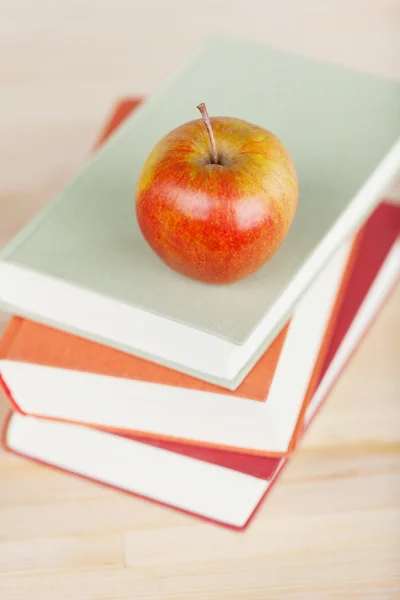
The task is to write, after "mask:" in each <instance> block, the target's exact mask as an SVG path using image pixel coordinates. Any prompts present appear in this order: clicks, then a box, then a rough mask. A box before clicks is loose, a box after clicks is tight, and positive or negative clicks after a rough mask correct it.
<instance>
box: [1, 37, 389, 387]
mask: <svg viewBox="0 0 400 600" xmlns="http://www.w3.org/2000/svg"><path fill="white" fill-rule="evenodd" d="M399 90H400V84H399V83H398V82H395V81H390V80H385V79H380V78H378V77H373V76H370V75H366V74H363V73H359V72H354V71H351V70H348V69H343V68H341V67H338V66H335V65H332V64H325V63H322V62H318V61H314V60H311V59H308V58H304V57H300V56H295V55H292V54H290V53H285V52H282V51H277V50H272V49H270V48H265V47H261V46H258V45H256V44H252V43H248V42H245V41H240V40H234V39H229V38H217V39H213V40H211V41H210V42H208V43H207V44H206V46H205V47H204V48H203V49H202V50H201V51H200V52H199V53H198V55H197V56H196V57H195V58H194V59H193V60H191V61H190V64H189V65H188V66H187V67H186V68H184V69H183V70H182V72H181V73H180V74H179V75H178V76H177V77H176V78H175V79H174V80H173V81H171V82H169V83H168V84H166V85H165V86H164V87H163V89H161V90H160V91H159V92H158V93H157V94H155V95H154V96H153V97H152V98H151V99H150V100H149V101H148V102H146V103H144V104H143V105H142V106H141V107H140V109H139V110H138V111H136V112H135V113H134V114H133V115H132V116H130V117H129V118H128V119H127V121H126V122H125V123H124V125H123V126H122V127H121V128H120V129H119V130H118V132H117V133H116V134H115V135H113V136H112V138H111V139H110V140H109V141H108V142H107V143H106V144H104V146H103V147H102V148H101V149H100V150H99V151H98V152H96V153H95V154H94V155H93V156H92V157H91V159H90V160H89V161H88V162H87V164H86V165H85V166H84V167H83V168H82V170H81V172H80V173H79V174H78V175H77V176H76V177H75V178H74V180H73V181H71V183H70V184H69V185H68V186H67V187H66V189H64V190H63V191H61V192H60V193H59V194H58V195H57V197H56V198H55V199H54V200H53V201H52V202H51V203H50V205H49V206H48V207H47V209H46V210H44V211H43V212H42V213H41V214H40V215H39V216H37V218H35V219H34V220H33V221H32V222H31V223H29V224H28V225H27V226H26V227H25V228H24V229H23V230H22V231H21V232H20V233H19V234H18V235H17V236H16V238H15V239H14V240H12V241H11V243H10V244H9V245H8V246H7V247H6V248H5V249H4V250H3V252H2V254H1V262H0V304H1V306H2V307H3V308H4V309H6V310H8V311H9V312H11V313H14V314H17V315H19V316H22V317H27V318H30V319H32V320H34V321H36V322H40V323H43V324H47V325H50V326H53V327H55V328H57V329H60V330H63V331H66V332H68V333H74V334H76V335H79V336H81V337H84V338H87V339H90V340H93V341H97V342H100V343H103V344H105V345H109V346H112V347H115V348H117V349H119V350H122V351H124V352H127V353H131V354H133V355H135V356H139V357H141V358H145V359H149V360H151V361H152V362H156V363H158V364H160V365H163V366H166V367H169V368H173V369H174V370H177V371H180V372H182V373H185V374H187V375H191V376H193V377H196V378H199V379H202V380H204V381H208V382H210V383H213V384H216V385H218V386H220V387H225V388H227V389H237V388H238V386H239V385H240V383H241V382H242V381H243V380H244V378H245V377H246V375H247V374H248V373H249V372H250V371H251V369H252V368H253V367H254V365H255V364H256V362H257V361H258V360H259V359H260V357H261V356H262V354H263V353H264V352H265V349H266V348H267V347H268V346H269V345H270V344H271V342H272V341H273V340H274V339H275V338H276V336H277V335H278V333H279V332H280V331H281V329H282V328H283V327H284V326H285V325H286V324H287V322H288V320H289V318H290V317H291V316H292V314H294V310H295V307H296V306H297V305H298V303H299V301H300V299H301V298H302V297H303V296H304V295H305V293H306V292H307V290H308V289H309V288H310V286H311V284H312V283H313V282H314V281H315V279H316V277H317V275H318V274H319V273H321V272H322V270H323V268H324V267H326V266H327V265H328V263H329V261H330V260H333V257H334V256H335V253H337V252H340V249H341V248H343V245H344V244H346V243H347V244H349V243H351V241H350V240H351V238H352V236H354V235H355V234H356V232H357V231H358V229H359V228H360V226H361V225H362V223H363V222H364V221H365V219H366V218H367V217H368V216H369V214H370V213H371V212H372V210H373V209H374V207H375V206H376V204H377V202H378V201H379V199H380V197H381V196H382V194H383V192H384V190H385V189H386V187H387V186H388V185H389V184H390V183H391V182H392V180H393V178H394V177H395V176H396V174H397V171H398V168H399V164H400V142H399V140H398V137H399V132H400V114H399V110H398V102H399ZM201 101H205V102H206V103H207V105H208V108H209V110H210V112H211V114H212V115H215V116H218V115H227V116H235V117H238V118H241V119H244V120H248V121H251V122H253V123H256V124H257V125H260V126H261V127H265V128H266V129H269V130H271V131H272V132H273V133H275V134H276V135H277V136H278V137H279V138H280V139H281V140H282V141H283V143H284V144H285V146H286V147H287V148H288V150H289V152H290V154H291V156H292V158H293V160H294V163H295V165H296V169H297V172H298V178H299V187H300V198H299V204H298V208H297V211H296V215H295V219H294V222H293V225H292V227H291V229H290V231H289V234H288V235H287V237H286V239H285V240H284V242H283V244H282V246H281V247H280V249H279V250H278V252H277V253H276V254H275V255H274V257H273V258H272V259H271V260H270V261H269V262H267V263H266V264H265V266H264V267H262V268H261V269H260V270H259V271H258V272H257V273H255V274H253V275H252V276H251V277H248V278H247V279H245V280H243V281H240V282H237V283H235V284H233V285H229V286H214V285H207V284H202V283H200V282H194V281H193V280H190V279H189V278H187V277H183V276H181V275H179V274H178V273H175V272H174V271H172V270H171V269H169V268H168V267H166V266H165V265H164V264H163V263H161V261H160V260H159V259H158V257H157V256H156V255H155V254H154V253H153V252H152V251H151V250H150V248H149V247H148V246H147V244H146V243H145V241H144V239H143V237H142V235H141V234H140V231H139V228H138V225H137V221H136V217H135V206H134V205H135V198H134V197H135V188H136V184H137V180H138V176H139V173H140V170H141V168H142V166H143V163H144V160H145V158H146V157H147V155H148V153H149V151H150V150H151V148H152V147H153V145H154V144H155V143H156V142H157V141H158V140H159V139H160V138H161V137H162V136H163V135H164V134H166V133H167V132H168V131H170V130H171V129H173V128H174V127H176V126H178V125H180V124H182V123H183V122H185V121H188V120H191V119H193V118H196V117H197V115H196V106H197V105H198V104H199V102H201Z"/></svg>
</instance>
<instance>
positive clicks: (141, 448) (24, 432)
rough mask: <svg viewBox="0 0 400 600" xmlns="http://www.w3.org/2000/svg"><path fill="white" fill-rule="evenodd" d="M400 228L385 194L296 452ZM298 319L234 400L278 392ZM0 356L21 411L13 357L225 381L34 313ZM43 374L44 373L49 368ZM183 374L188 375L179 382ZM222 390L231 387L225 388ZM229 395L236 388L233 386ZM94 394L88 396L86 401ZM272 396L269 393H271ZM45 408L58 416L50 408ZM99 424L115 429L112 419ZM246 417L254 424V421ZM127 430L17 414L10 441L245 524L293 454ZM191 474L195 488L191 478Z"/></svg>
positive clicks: (367, 307) (387, 281) (319, 368)
mask: <svg viewBox="0 0 400 600" xmlns="http://www.w3.org/2000/svg"><path fill="white" fill-rule="evenodd" d="M134 104H135V102H134V101H130V100H129V101H125V102H123V103H121V104H120V105H119V107H118V109H117V111H116V113H115V115H114V119H113V120H112V122H111V125H109V126H108V127H107V130H106V133H105V134H104V136H102V138H103V139H104V137H105V136H107V135H109V134H110V133H111V132H112V131H113V129H114V128H115V127H116V126H117V125H118V123H119V122H121V120H122V119H123V118H124V117H125V116H127V115H128V114H129V112H130V111H131V110H132V109H133V107H134ZM399 231H400V210H399V208H398V207H395V206H392V205H390V204H386V203H383V204H381V205H380V206H379V207H378V208H377V210H376V211H375V212H374V214H373V215H372V216H371V217H370V219H369V220H368V222H367V223H366V225H365V226H364V227H363V229H362V231H361V232H360V234H359V235H358V236H357V238H356V241H355V243H354V244H353V250H352V252H351V253H350V257H349V259H347V262H346V265H347V266H346V268H345V269H344V275H343V276H342V278H341V279H340V282H339V283H340V285H339V287H338V290H339V291H338V293H337V294H336V296H335V303H334V307H335V309H334V310H333V311H332V315H331V317H330V319H329V320H328V323H327V327H326V328H324V331H323V343H322V344H321V347H320V348H319V350H318V353H317V357H316V361H315V364H313V365H312V367H313V368H312V372H311V377H310V378H309V379H308V381H307V388H306V390H305V391H306V393H305V394H303V396H302V399H301V406H300V411H299V413H298V415H297V421H296V425H295V430H294V433H293V435H292V437H291V440H290V448H289V451H291V450H293V447H294V445H295V442H296V441H297V440H298V438H299V435H300V433H301V431H302V429H303V427H304V426H307V425H308V424H309V422H310V421H311V419H312V417H313V415H314V413H315V411H316V410H317V409H318V407H319V406H320V404H321V402H322V400H323V399H324V397H325V395H326V393H327V391H328V390H329V388H330V386H331V385H332V384H333V383H334V381H335V380H336V378H337V376H338V374H339V372H340V370H341V369H342V368H343V366H344V364H345V363H346V361H347V360H348V358H349V356H350V355H351V353H352V351H353V350H354V348H355V347H356V345H357V343H358V341H359V340H360V338H361V336H362V335H363V333H364V332H365V331H366V329H367V328H368V326H369V324H370V322H371V320H372V319H373V318H374V316H375V314H376V313H377V311H378V310H379V308H380V306H381V305H382V302H383V301H384V299H385V298H386V296H387V294H388V293H389V291H390V289H391V288H392V286H393V285H394V281H395V280H396V277H397V275H398V261H399V244H398V242H397V243H396V238H397V236H398V234H399ZM289 327H290V324H288V327H287V328H285V330H284V331H283V332H282V333H281V334H280V336H278V338H277V339H276V340H275V342H274V344H273V345H272V347H271V348H270V349H269V350H268V351H267V352H266V355H264V357H263V359H264V361H265V362H264V363H263V362H262V361H263V359H261V360H260V363H259V365H257V367H255V369H254V370H253V371H255V373H256V375H257V377H255V375H254V373H253V372H252V374H251V375H250V376H249V377H248V378H247V379H246V380H245V381H244V382H243V384H242V386H244V387H242V386H241V388H239V393H238V394H237V393H232V394H231V397H232V399H234V400H233V401H235V399H238V398H243V399H244V398H247V400H246V401H247V402H249V401H251V400H253V404H255V403H254V400H256V401H257V400H258V401H259V402H258V403H257V404H256V406H259V405H260V406H261V402H260V401H262V400H263V399H264V397H265V394H266V395H267V396H268V392H269V387H270V386H271V380H270V379H271V378H269V377H265V371H266V370H267V372H268V373H271V374H272V379H273V376H274V375H275V372H276V367H277V365H278V363H279V361H280V360H281V357H282V348H283V347H284V343H285V338H286V337H287V333H288V328H289ZM0 356H1V357H2V361H1V363H0V369H1V373H2V377H3V385H4V386H5V388H6V390H7V394H8V397H9V399H10V401H11V402H12V404H13V405H14V408H16V409H17V410H20V402H19V398H18V390H20V389H21V387H20V383H19V382H22V383H24V382H23V377H19V376H18V372H17V371H15V370H14V371H12V369H11V370H10V368H8V369H4V365H6V366H8V367H9V366H10V365H11V366H13V365H14V366H15V367H18V365H20V366H21V365H27V366H28V367H29V366H32V365H33V366H34V365H39V366H42V367H45V368H49V367H50V368H52V369H53V368H54V366H56V368H57V369H60V368H61V369H63V370H64V371H71V372H78V373H81V375H82V376H84V377H85V376H86V375H85V374H86V373H88V372H91V373H92V374H96V373H97V374H98V375H100V376H103V377H104V374H108V375H109V376H112V377H116V378H118V379H120V380H122V379H128V380H129V379H130V378H131V377H132V373H134V377H136V378H137V377H138V373H141V374H142V379H144V380H145V381H146V380H149V379H150V381H151V380H152V378H153V379H154V369H156V371H157V372H158V379H160V377H161V379H162V378H164V379H162V381H163V383H164V384H165V383H166V385H169V386H174V385H175V386H176V387H178V386H181V387H182V388H184V389H186V390H187V391H189V390H190V389H193V388H195V389H196V386H197V389H198V388H200V389H202V390H203V391H208V392H209V391H210V390H209V389H208V387H207V386H209V387H211V388H213V387H214V388H216V386H211V385H210V384H205V383H203V382H197V380H193V378H190V377H187V376H183V375H176V374H175V372H173V371H170V370H168V369H163V368H161V367H159V366H154V365H152V363H147V362H146V361H142V360H141V359H135V358H134V357H131V356H127V355H124V354H123V353H120V352H117V351H114V350H111V349H109V348H105V347H103V346H100V345H98V344H94V343H93V342H87V341H85V340H82V339H80V338H76V337H74V336H71V335H68V334H65V333H62V332H58V331H56V330H53V329H50V328H46V327H44V326H41V325H38V324H35V323H32V322H30V321H26V320H24V319H17V318H14V319H12V321H11V323H10V326H9V328H8V329H7V331H6V334H5V336H4V338H3V340H2V343H1V349H0ZM265 357H266V358H265ZM137 361H139V363H138V362H137ZM132 365H133V366H132ZM138 365H139V366H140V368H139V369H138ZM261 366H262V367H263V369H262V368H261ZM146 369H147V370H146ZM257 369H258V371H257ZM10 372H13V373H14V374H15V373H17V377H16V379H15V377H14V378H10V377H8V376H9V374H10ZM21 373H22V371H20V375H21ZM25 373H26V372H25ZM36 373H39V374H40V371H36ZM57 373H58V372H57ZM175 377H179V378H183V380H182V379H180V381H179V382H178V381H177V380H176V379H174V378H175ZM146 378H147V379H146ZM168 378H169V379H168ZM9 379H10V380H11V379H12V381H9ZM54 382H55V385H56V386H57V385H58V386H59V387H58V390H57V387H56V388H55V389H54V394H55V395H56V394H57V393H58V394H61V392H62V391H63V389H62V388H63V381H62V380H61V379H59V378H58V379H57V378H55V379H54ZM10 383H11V385H10ZM34 385H35V378H33V379H32V380H31V379H30V380H29V385H28V388H29V389H30V391H31V394H32V395H35V389H34ZM261 388H263V390H262V391H261V392H260V389H261ZM25 389H26V385H25ZM39 389H40V388H39V387H38V388H37V390H39ZM37 390H36V395H37ZM212 392H213V393H214V394H215V395H217V394H221V390H219V389H213V390H212ZM223 394H224V396H225V395H226V390H224V391H223ZM252 394H253V396H252ZM257 394H258V395H259V396H260V397H257ZM263 394H264V395H263ZM84 400H85V398H84V397H82V400H81V401H82V402H84ZM267 400H268V402H269V398H267ZM285 400H286V399H285ZM110 402H112V399H111V398H110ZM282 403H283V400H282ZM25 412H26V411H25ZM40 416H41V417H43V416H47V417H49V416H50V417H53V418H54V415H49V414H44V415H40ZM161 417H163V415H162V414H161ZM92 424H93V423H92ZM95 425H97V426H102V427H103V428H105V426H104V423H103V424H99V423H95ZM241 425H242V426H243V427H244V426H245V423H241ZM108 429H110V428H109V427H108ZM119 429H125V431H124V432H120V433H119V434H117V433H111V432H105V431H99V430H98V429H89V428H87V427H82V426H80V425H73V424H67V423H62V422H54V421H51V420H49V419H43V418H40V419H38V418H35V417H32V416H21V415H18V414H15V415H14V416H12V417H10V420H9V421H8V422H7V426H6V427H5V429H4V444H5V445H6V447H8V448H9V449H10V450H11V451H13V452H16V453H18V454H21V455H24V456H28V457H31V458H33V459H35V460H39V461H41V462H45V463H47V464H51V465H53V466H56V467H58V468H61V469H65V470H67V471H71V472H74V473H76V474H80V475H83V476H86V477H90V478H92V479H95V480H98V481H100V482H103V483H106V484H108V485H113V486H115V487H118V488H120V489H124V490H127V491H130V492H132V493H136V494H139V495H141V496H145V497H148V498H152V499H153V500H157V501H160V502H163V503H165V504H169V505H172V506H175V507H178V508H180V509H181V510H186V511H189V512H191V513H195V514H199V515H201V516H203V517H205V518H208V519H212V520H215V521H219V522H222V523H224V524H226V525H231V526H234V527H243V526H244V525H245V524H246V523H247V522H248V521H249V519H250V517H251V515H252V514H253V513H254V510H255V508H256V506H257V505H258V504H259V502H260V501H261V499H262V498H263V497H264V495H265V494H266V493H267V491H268V490H269V489H270V486H271V483H272V481H273V480H274V478H275V477H276V475H277V474H278V472H279V471H280V469H281V468H282V466H283V465H284V464H286V459H282V458H281V457H265V456H256V455H254V454H256V453H257V452H255V451H254V449H251V448H250V449H248V450H250V451H248V452H246V453H241V454H239V453H238V452H233V451H229V450H227V449H216V448H214V447H212V446H211V445H210V444H204V443H198V440H197V443H194V442H195V441H196V440H192V443H190V444H188V443H182V442H179V441H174V440H172V439H171V438H172V437H174V436H165V435H162V434H160V432H157V435H156V436H154V435H152V432H151V431H145V432H144V433H145V435H143V432H142V434H139V433H138V432H137V433H132V431H130V432H129V433H128V432H127V431H126V429H132V427H128V428H124V427H122V428H121V427H119ZM167 437H169V439H166V438H167ZM207 446H208V447H207ZM234 449H235V450H237V448H234ZM189 478H190V483H191V486H190V489H189V486H188V484H187V482H188V480H189Z"/></svg>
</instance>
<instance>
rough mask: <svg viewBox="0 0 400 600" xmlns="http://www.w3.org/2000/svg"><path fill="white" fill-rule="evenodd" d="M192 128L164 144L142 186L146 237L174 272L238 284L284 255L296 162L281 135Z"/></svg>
mask: <svg viewBox="0 0 400 600" xmlns="http://www.w3.org/2000/svg"><path fill="white" fill-rule="evenodd" d="M198 108H199V110H200V112H201V114H202V117H203V118H202V119H198V120H194V121H190V122H188V123H185V124H183V125H181V126H180V127H177V128H176V129H174V130H173V131H171V132H170V133H168V134H167V135H166V136H164V137H163V138H162V139H161V140H160V141H159V142H158V143H157V144H156V145H155V147H154V148H153V149H152V151H151V152H150V154H149V156H148V157H147V159H146V161H145V163H144V165H143V168H142V171H141V174H140V177H139V181H138V186H137V192H136V214H137V219H138V223H139V227H140V229H141V232H142V234H143V236H144V238H145V240H146V241H147V243H148V244H149V245H150V247H151V248H152V249H153V250H154V252H156V254H157V255H158V256H159V257H160V258H161V260H163V261H164V263H166V264H167V265H168V266H169V267H171V268H172V269H174V270H176V271H178V272H180V273H182V274H184V275H186V276H188V277H191V278H193V279H197V280H200V281H203V282H208V283H214V284H225V283H232V282H234V281H237V280H240V279H243V278H244V277H247V276H248V275H250V274H251V273H254V272H255V271H256V270H257V269H259V268H260V267H261V266H262V265H263V264H264V263H265V262H266V261H267V260H268V259H269V258H271V257H272V255H273V254H274V253H275V252H276V251H277V249H278V248H279V246H280V245H281V243H282V241H283V240H284V238H285V236H286V234H287V232H288V230H289V228H290V226H291V223H292V220H293V217H294V214H295V211H296V206H297V198H298V183H297V176H296V170H295V167H294V164H293V161H292V159H291V157H290V155H289V153H288V151H287V149H286V148H285V146H284V145H283V143H282V142H281V141H280V140H279V139H278V138H277V137H276V135H274V134H273V133H271V132H269V131H267V130H266V129H263V128H261V127H258V126H257V125H253V124H251V123H248V122H246V121H243V120H240V119H235V118H231V117H214V118H209V117H208V114H207V111H206V109H205V106H204V104H201V105H199V107H198Z"/></svg>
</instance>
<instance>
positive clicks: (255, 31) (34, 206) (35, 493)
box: [0, 0, 400, 600]
mask: <svg viewBox="0 0 400 600" xmlns="http://www.w3.org/2000/svg"><path fill="white" fill-rule="evenodd" d="M219 31H220V32H229V33H236V34H239V35H243V36H246V37H250V38H252V39H255V40H259V41H264V42H266V43H270V44H273V45H276V46H278V47H282V48H287V49H290V50H298V51H301V52H303V53H306V54H309V55H311V56H317V57H321V58H324V59H326V60H331V61H334V62H338V63H341V64H345V65H349V66H355V67H358V68H362V69H364V70H366V71H369V72H372V73H378V74H382V75H385V76H392V77H396V78H399V77H400V61H399V56H400V4H399V2H397V1H389V0H364V1H363V2H361V0H360V1H357V0H346V1H336V2H322V1H319V2H317V1H316V0H307V1H303V2H300V1H297V0H293V1H291V2H289V1H287V0H280V1H279V2H270V1H267V0H240V1H239V0H203V1H202V2H201V3H200V2H197V3H195V2H191V1H189V0H170V1H168V0H165V1H163V0H136V1H134V0H131V1H129V0H109V1H106V2H104V1H103V2H101V1H99V0H92V1H91V0H57V2H52V1H51V0H35V1H34V2H33V1H30V0H0V131H1V135H0V245H2V244H4V243H5V242H6V241H7V240H8V239H9V238H10V236H12V235H13V234H14V233H15V232H16V231H17V230H18V229H19V228H20V227H21V226H22V225H23V224H24V223H25V222H26V221H27V219H28V218H29V217H30V216H31V215H33V214H34V213H35V211H37V210H38V209H39V208H40V207H41V206H43V204H44V203H45V202H46V201H47V200H48V199H49V197H51V195H52V194H53V193H54V192H55V191H57V190H58V189H60V188H61V187H62V186H63V185H64V184H65V183H66V182H67V180H68V178H69V177H70V176H71V175H72V174H73V173H74V172H75V171H76V169H77V168H78V167H79V165H80V163H81V161H82V160H83V159H84V157H85V156H86V154H87V152H88V150H89V149H90V147H91V145H92V142H93V140H94V139H95V136H96V134H97V131H98V128H99V127H100V125H101V124H102V122H103V120H104V119H105V117H106V114H107V111H108V109H109V107H110V105H111V104H112V103H113V101H114V100H115V99H116V98H118V97H120V96H121V95H125V94H143V93H151V92H152V91H153V90H154V89H156V88H157V87H158V86H159V85H160V84H161V83H162V82H163V81H165V80H166V79H167V78H168V77H169V76H171V75H172V74H173V73H174V72H175V71H176V69H178V68H179V67H180V66H181V65H182V64H183V63H184V62H185V60H186V58H187V57H188V55H190V54H191V53H192V52H193V51H194V50H195V49H196V47H197V45H198V43H199V42H200V40H201V39H202V38H203V37H204V36H205V35H207V34H208V33H215V32H219ZM399 307H400V287H397V289H396V291H395V292H394V294H393V295H392V296H391V298H390V300H389V302H388V303H387V305H386V307H385V308H384V310H383V311H382V313H381V315H380V316H379V319H378V320H377V321H376V323H375V324H374V326H373V328H372V329H371V330H370V332H369V333H368V335H367V336H366V338H365V339H364V341H363V343H362V345H361V346H360V348H359V350H358V352H357V353H356V355H355V356H354V358H353V360H352V362H351V365H350V366H349V367H348V368H347V370H346V371H345V373H344V374H343V376H342V378H341V380H340V381H339V383H338V384H337V386H336V388H335V389H334V391H333V392H332V393H331V395H330V398H329V400H328V402H327V404H326V406H325V408H324V410H323V411H322V413H321V414H320V416H319V417H318V419H317V420H316V422H315V424H314V425H313V427H312V429H311V431H310V432H309V434H308V435H307V437H306V439H305V440H304V443H303V444H302V448H301V450H300V452H299V453H298V455H297V456H296V458H295V459H294V460H293V462H292V464H291V465H290V466H289V468H288V469H287V470H286V472H285V473H284V476H283V477H282V479H281V481H280V483H279V485H277V486H276V488H275V489H274V491H273V492H272V494H271V496H270V497H269V499H268V501H267V502H265V504H264V505H263V507H262V509H261V510H260V512H259V514H258V517H257V519H256V520H255V521H254V522H253V525H252V526H251V528H250V529H249V530H248V531H247V532H246V533H245V534H237V533H234V532H230V531H225V530H223V529H221V528H218V527H215V526H212V525H209V524H204V523H202V522H199V521H197V520H195V519H193V518H190V517H187V516H184V515H181V514H179V513H178V512H175V511H173V510H168V509H164V508H161V507H158V506H155V505H153V504H150V503H147V502H145V501H141V500H138V499H134V498H129V497H127V496H125V495H123V494H118V493H117V492H114V491H112V490H107V489H103V488H101V487H97V486H96V485H94V484H91V483H88V482H83V481H80V480H77V479H74V478H72V477H68V476H66V475H62V474H57V473H55V472H52V471H51V470H49V469H46V468H44V467H39V466H34V465H31V464H30V463H29V462H27V461H23V460H21V459H18V458H16V457H13V456H11V455H6V454H4V453H2V454H1V455H0V598H1V599H2V600H3V599H4V600H71V599H74V600H89V599H90V600H120V599H132V600H133V599H134V600H139V599H146V600H153V599H156V598H157V599H160V600H161V599H163V600H165V599H166V600H178V599H192V598H193V599H198V600H200V599H201V600H205V599H210V600H211V599H212V600H218V599H224V600H225V599H226V600H239V599H241V600H256V599H257V600H265V599H268V598H289V599H293V600H299V599H302V598H304V599H306V600H313V599H320V598H321V599H325V598H335V599H336V598H343V599H346V600H348V599H353V598H357V599H358V598H360V599H364V598H368V599H372V598H373V599H379V600H380V599H389V598H390V599H392V598H393V599H395V598H399V597H400V409H399V404H400V382H399V371H400V309H399ZM5 322H6V316H5V315H2V316H0V329H3V328H4V324H5ZM0 410H1V413H2V415H3V414H4V413H5V410H6V405H5V401H4V399H0Z"/></svg>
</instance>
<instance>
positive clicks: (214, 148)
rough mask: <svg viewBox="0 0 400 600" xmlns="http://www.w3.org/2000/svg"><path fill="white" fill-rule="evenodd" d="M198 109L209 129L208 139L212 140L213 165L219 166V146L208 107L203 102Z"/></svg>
mask: <svg viewBox="0 0 400 600" xmlns="http://www.w3.org/2000/svg"><path fill="white" fill-rule="evenodd" d="M197 108H198V109H199V111H200V113H201V116H202V117H203V121H204V125H205V126H206V128H207V132H208V137H209V138H210V143H211V155H212V159H213V163H214V164H215V165H217V164H218V150H217V144H216V143H215V137H214V132H213V130H212V127H211V121H210V117H209V116H208V112H207V108H206V105H205V104H204V102H202V103H201V104H199V105H198V107H197Z"/></svg>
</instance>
